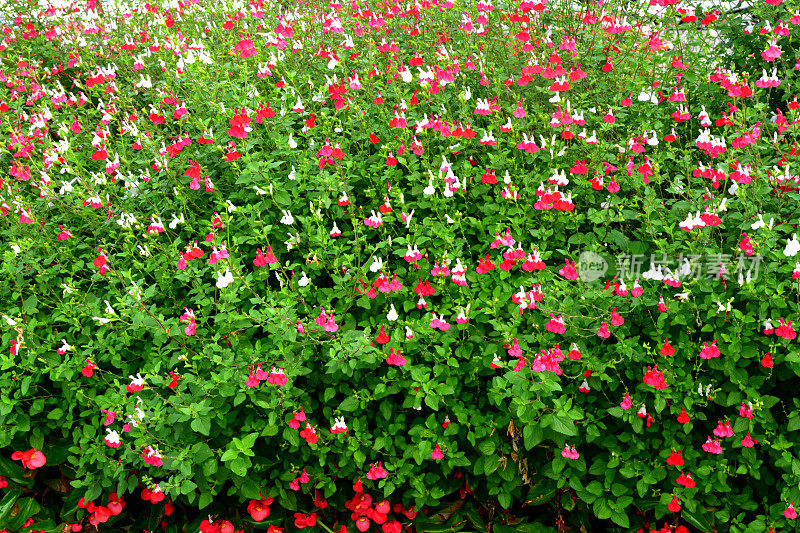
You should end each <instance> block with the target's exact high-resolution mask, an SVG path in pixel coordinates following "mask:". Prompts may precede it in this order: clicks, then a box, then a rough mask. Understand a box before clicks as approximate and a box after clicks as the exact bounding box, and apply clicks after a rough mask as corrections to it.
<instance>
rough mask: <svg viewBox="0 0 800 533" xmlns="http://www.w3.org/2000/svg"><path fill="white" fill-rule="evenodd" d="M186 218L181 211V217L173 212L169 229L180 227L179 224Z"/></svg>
mask: <svg viewBox="0 0 800 533" xmlns="http://www.w3.org/2000/svg"><path fill="white" fill-rule="evenodd" d="M185 222H186V220H184V218H183V213H181V216H180V217H177V216H175V213H172V222H170V223H169V229H175V228H177V227H178V224H184V223H185Z"/></svg>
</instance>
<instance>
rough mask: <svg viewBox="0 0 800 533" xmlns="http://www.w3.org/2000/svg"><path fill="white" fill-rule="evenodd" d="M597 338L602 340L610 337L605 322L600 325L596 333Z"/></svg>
mask: <svg viewBox="0 0 800 533" xmlns="http://www.w3.org/2000/svg"><path fill="white" fill-rule="evenodd" d="M597 336H598V337H602V338H604V339H607V338H609V337H610V336H611V332H610V331H608V324H606V323H605V322H603V323H601V324H600V329H599V330H598V332H597Z"/></svg>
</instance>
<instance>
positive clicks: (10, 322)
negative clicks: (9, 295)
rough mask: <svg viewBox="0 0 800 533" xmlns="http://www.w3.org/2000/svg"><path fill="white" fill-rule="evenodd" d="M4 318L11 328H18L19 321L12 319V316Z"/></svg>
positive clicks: (4, 316)
mask: <svg viewBox="0 0 800 533" xmlns="http://www.w3.org/2000/svg"><path fill="white" fill-rule="evenodd" d="M3 318H5V319H6V322H7V323H8V325H9V326H11V327H14V326H16V325H17V321H16V320H14V319H13V318H11V317H10V316H8V315H3Z"/></svg>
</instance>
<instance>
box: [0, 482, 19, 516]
mask: <svg viewBox="0 0 800 533" xmlns="http://www.w3.org/2000/svg"><path fill="white" fill-rule="evenodd" d="M19 495H20V491H19V490H10V491H8V492H7V493H6V494H5V495H4V496H3V499H2V500H0V523H5V520H6V518H7V517H8V515H9V513H11V510H12V509H13V508H14V504H15V503H16V502H17V498H19Z"/></svg>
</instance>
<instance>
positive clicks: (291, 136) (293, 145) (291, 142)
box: [289, 133, 297, 150]
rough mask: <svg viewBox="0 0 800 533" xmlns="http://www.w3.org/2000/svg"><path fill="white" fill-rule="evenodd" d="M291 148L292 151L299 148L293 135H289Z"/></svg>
mask: <svg viewBox="0 0 800 533" xmlns="http://www.w3.org/2000/svg"><path fill="white" fill-rule="evenodd" d="M289 148H291V149H292V150H294V149H295V148H297V141H295V140H294V136H293V135H292V134H291V133H289Z"/></svg>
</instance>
